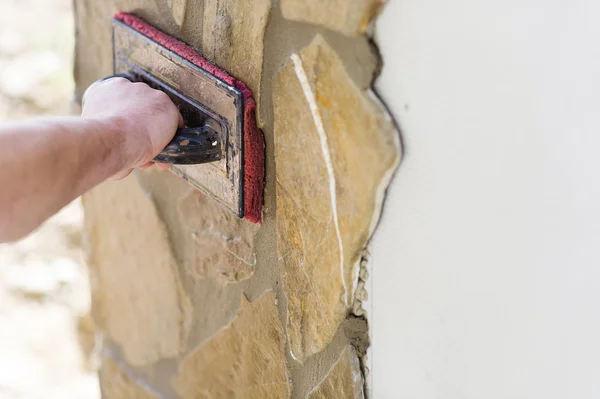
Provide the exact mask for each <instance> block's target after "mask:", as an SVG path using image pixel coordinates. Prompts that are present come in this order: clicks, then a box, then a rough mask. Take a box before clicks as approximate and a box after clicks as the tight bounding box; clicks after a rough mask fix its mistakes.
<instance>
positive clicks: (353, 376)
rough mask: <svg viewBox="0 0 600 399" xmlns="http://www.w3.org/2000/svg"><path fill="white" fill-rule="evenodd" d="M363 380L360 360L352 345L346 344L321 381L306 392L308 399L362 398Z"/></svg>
mask: <svg viewBox="0 0 600 399" xmlns="http://www.w3.org/2000/svg"><path fill="white" fill-rule="evenodd" d="M363 387H364V381H363V377H362V372H361V370H360V361H359V360H358V356H357V355H356V351H355V350H354V348H353V347H352V346H347V347H346V349H344V351H343V352H342V354H341V356H340V358H339V359H338V361H337V362H336V363H335V365H334V366H333V367H332V368H331V370H330V371H329V373H328V374H327V376H326V377H325V379H324V380H323V381H321V383H320V384H319V385H318V386H317V387H316V388H315V389H313V390H312V392H310V393H309V394H308V398H309V399H333V398H336V399H363V398H364V388H363Z"/></svg>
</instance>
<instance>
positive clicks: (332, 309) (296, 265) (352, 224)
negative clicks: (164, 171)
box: [274, 36, 400, 360]
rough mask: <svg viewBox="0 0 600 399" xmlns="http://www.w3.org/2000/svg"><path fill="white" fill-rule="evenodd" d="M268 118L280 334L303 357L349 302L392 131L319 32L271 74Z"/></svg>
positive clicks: (394, 142)
mask: <svg viewBox="0 0 600 399" xmlns="http://www.w3.org/2000/svg"><path fill="white" fill-rule="evenodd" d="M274 116H275V120H274V126H275V131H274V135H275V161H276V176H277V183H276V197H277V236H278V244H277V251H278V256H279V264H280V269H281V273H282V277H283V284H284V287H285V292H286V294H287V299H288V319H287V333H288V336H289V340H290V346H291V349H292V352H293V355H294V357H296V358H297V359H299V360H302V359H304V358H305V357H306V356H310V355H312V354H315V353H317V352H319V351H321V350H323V349H324V348H325V346H326V345H327V344H328V343H329V342H330V341H331V339H332V338H333V336H334V335H335V332H336V330H337V328H338V326H339V324H340V323H341V322H342V321H343V320H344V318H345V317H346V315H347V313H348V310H349V309H350V308H351V307H352V304H353V301H354V292H355V288H356V284H357V282H358V272H359V262H360V255H361V251H362V249H363V247H364V246H365V244H366V242H367V240H368V239H369V237H370V235H371V233H372V231H373V228H374V226H375V223H376V221H377V220H378V218H379V214H380V211H381V204H382V198H383V194H384V191H385V188H386V187H387V185H388V183H389V180H390V177H391V173H392V172H393V170H394V169H395V167H396V165H397V163H398V160H399V153H400V147H399V138H398V133H397V131H396V130H395V128H394V125H393V123H392V121H391V119H390V117H389V115H388V114H387V113H386V111H385V109H384V108H383V106H382V105H381V104H379V103H378V102H377V101H376V100H375V97H374V96H373V95H372V94H371V93H370V92H368V91H362V90H361V89H360V88H358V87H357V86H356V85H355V84H354V83H353V81H352V79H351V78H350V77H349V75H348V74H347V72H346V70H345V68H344V65H343V63H342V62H341V60H340V58H339V57H338V56H337V55H336V53H335V51H334V50H333V49H332V48H331V47H330V46H329V45H328V44H327V43H326V42H325V40H324V39H323V38H322V37H320V36H317V37H316V38H315V39H314V41H313V42H312V43H311V44H310V45H309V46H308V47H307V48H305V49H304V50H302V51H301V52H300V53H299V54H292V56H291V58H290V60H289V61H288V62H287V63H286V65H285V66H284V67H283V69H282V70H281V71H280V73H279V74H278V76H277V77H276V80H275V89H274Z"/></svg>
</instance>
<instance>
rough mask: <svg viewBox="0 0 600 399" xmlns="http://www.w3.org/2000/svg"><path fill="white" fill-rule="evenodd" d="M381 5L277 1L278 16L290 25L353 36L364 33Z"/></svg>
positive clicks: (346, 0) (370, 0) (377, 1)
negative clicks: (301, 24)
mask: <svg viewBox="0 0 600 399" xmlns="http://www.w3.org/2000/svg"><path fill="white" fill-rule="evenodd" d="M384 3H385V1H384V0H281V12H282V13H283V16H284V17H285V18H287V19H290V20H293V21H299V22H306V23H309V24H315V25H321V26H324V27H326V28H328V29H331V30H334V31H337V32H340V33H343V34H344V35H347V36H355V35H359V34H362V33H365V32H366V31H367V28H368V26H369V24H370V23H371V21H372V20H373V19H374V18H375V17H376V16H377V14H378V13H379V10H380V9H381V7H382V6H383V4H384Z"/></svg>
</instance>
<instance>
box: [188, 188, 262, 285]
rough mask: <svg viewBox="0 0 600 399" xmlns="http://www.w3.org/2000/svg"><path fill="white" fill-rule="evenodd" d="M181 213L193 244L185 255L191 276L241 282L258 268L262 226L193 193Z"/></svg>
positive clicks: (197, 193) (190, 193)
mask: <svg viewBox="0 0 600 399" xmlns="http://www.w3.org/2000/svg"><path fill="white" fill-rule="evenodd" d="M178 210H179V217H180V223H181V226H182V228H184V229H185V230H186V232H185V233H186V235H188V236H189V237H191V238H192V240H193V241H192V242H190V243H189V244H188V245H186V247H185V248H184V251H185V252H184V254H183V258H184V261H183V262H184V266H185V268H186V271H187V273H188V274H189V275H190V276H192V277H194V278H197V279H204V278H217V279H219V280H221V281H224V282H239V281H242V280H246V279H248V278H249V277H250V276H251V275H252V273H253V272H254V268H255V266H256V253H255V251H254V236H255V235H256V233H257V231H258V229H259V226H257V225H255V224H252V223H250V222H248V221H246V220H244V219H240V218H238V217H237V216H236V215H234V214H233V213H231V212H229V211H228V210H227V209H226V208H225V207H223V206H220V205H218V204H214V200H213V199H211V198H210V197H208V196H206V195H204V194H201V193H199V192H198V191H196V190H193V189H192V190H190V192H189V194H187V195H186V196H184V197H182V198H181V199H180V200H179V204H178Z"/></svg>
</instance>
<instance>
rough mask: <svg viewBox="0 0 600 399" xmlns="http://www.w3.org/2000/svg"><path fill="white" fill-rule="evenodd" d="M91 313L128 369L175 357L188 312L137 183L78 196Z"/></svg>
mask: <svg viewBox="0 0 600 399" xmlns="http://www.w3.org/2000/svg"><path fill="white" fill-rule="evenodd" d="M84 207H85V212H86V229H87V234H88V239H89V252H88V253H89V264H90V269H91V270H90V274H91V276H90V277H91V282H92V293H93V294H92V295H93V311H94V314H95V316H96V321H97V323H98V324H99V326H100V328H103V329H106V330H107V332H108V333H109V334H110V336H111V337H112V338H113V339H114V340H115V341H117V342H118V343H119V344H120V345H121V346H122V349H123V353H124V355H125V358H126V360H127V361H128V362H129V363H130V364H131V365H133V366H142V365H147V364H151V363H154V362H156V361H157V360H159V359H161V358H166V357H176V356H177V355H179V354H180V353H181V352H182V351H183V350H184V347H185V340H186V336H187V332H188V329H189V325H190V319H191V312H190V310H191V309H190V307H191V306H190V305H189V301H188V299H187V297H186V296H185V295H184V294H183V292H182V290H181V287H180V282H179V277H178V274H177V270H176V263H175V260H174V258H173V255H172V252H171V248H170V244H169V239H168V237H167V233H166V231H165V227H164V225H163V223H162V221H161V220H160V218H159V216H158V214H157V213H156V209H155V207H154V203H153V201H152V199H151V198H150V197H149V196H148V195H146V193H144V191H143V190H142V189H141V187H140V186H139V184H138V182H137V179H136V178H135V177H134V176H130V177H128V178H127V179H124V180H122V181H120V182H107V183H104V184H102V185H100V186H98V187H97V188H96V189H94V190H92V191H91V192H90V193H89V194H87V195H86V196H85V197H84Z"/></svg>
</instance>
